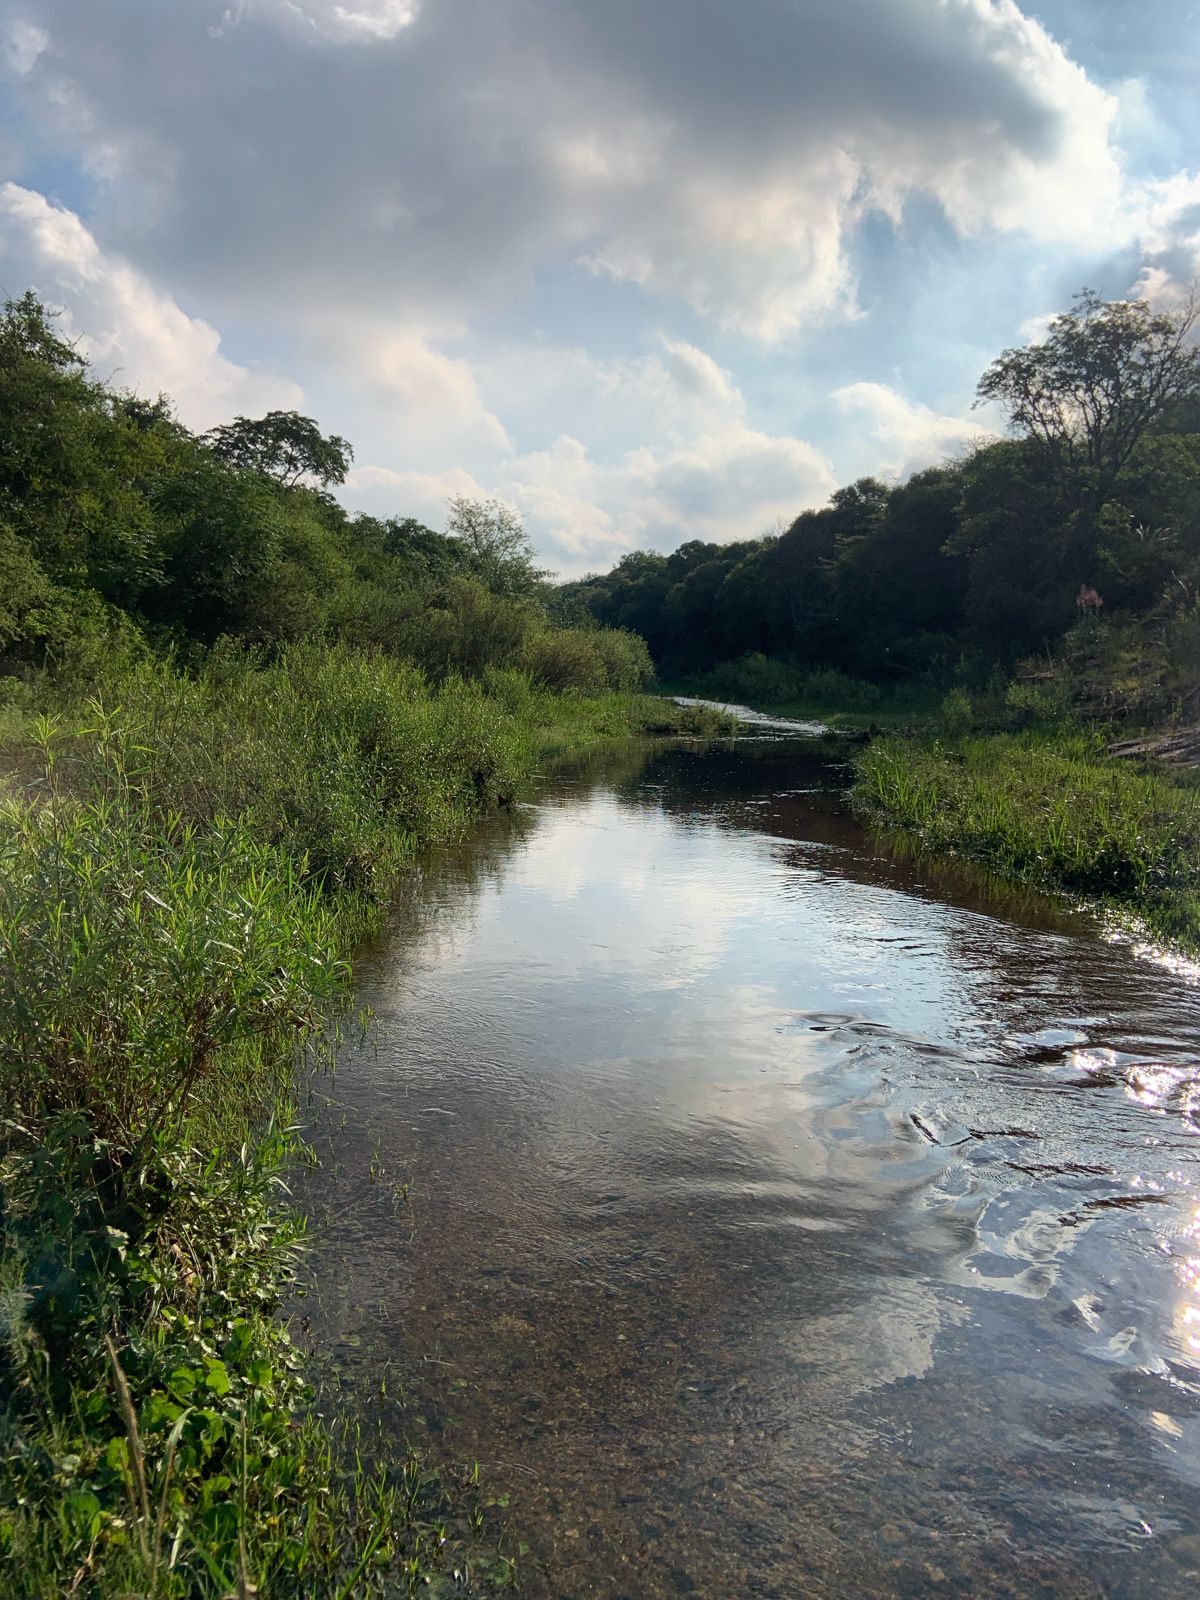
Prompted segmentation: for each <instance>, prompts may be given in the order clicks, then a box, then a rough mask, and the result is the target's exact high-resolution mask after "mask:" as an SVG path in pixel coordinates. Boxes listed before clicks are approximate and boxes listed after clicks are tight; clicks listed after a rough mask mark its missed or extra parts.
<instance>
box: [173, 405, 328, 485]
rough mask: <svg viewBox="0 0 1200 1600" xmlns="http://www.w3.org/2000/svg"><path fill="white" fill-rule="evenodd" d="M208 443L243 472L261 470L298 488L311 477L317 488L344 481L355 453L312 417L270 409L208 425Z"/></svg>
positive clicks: (212, 449)
mask: <svg viewBox="0 0 1200 1600" xmlns="http://www.w3.org/2000/svg"><path fill="white" fill-rule="evenodd" d="M204 443H205V444H206V445H207V446H208V448H209V449H210V450H211V451H212V453H213V454H214V455H215V456H216V457H217V458H218V460H220V461H224V462H227V463H228V464H229V465H230V466H231V467H239V468H241V469H242V470H243V471H249V472H263V473H266V474H267V475H268V476H269V477H272V478H274V479H275V480H276V481H277V482H278V483H281V484H282V485H283V486H284V488H285V489H290V488H294V487H295V485H296V484H298V483H302V482H303V481H304V480H305V479H312V481H313V482H314V483H315V484H316V485H317V487H318V488H321V489H327V488H328V487H329V485H330V484H331V483H335V484H336V483H344V482H345V481H346V474H347V472H348V471H349V470H350V463H351V462H352V461H353V460H354V451H353V450H352V449H351V448H350V445H349V444H348V443H347V442H346V440H345V439H343V438H341V437H339V435H338V434H336V433H333V434H330V435H329V437H328V438H326V437H325V436H324V435H323V434H322V432H321V430H320V429H319V428H318V427H317V425H316V423H315V422H314V421H313V419H312V418H311V417H302V416H301V415H300V414H299V412H297V411H268V412H267V414H266V416H265V417H259V418H257V419H253V418H250V417H235V418H234V420H233V421H232V422H226V423H222V424H221V426H220V427H216V428H210V429H209V431H208V432H207V433H206V434H205V435H204Z"/></svg>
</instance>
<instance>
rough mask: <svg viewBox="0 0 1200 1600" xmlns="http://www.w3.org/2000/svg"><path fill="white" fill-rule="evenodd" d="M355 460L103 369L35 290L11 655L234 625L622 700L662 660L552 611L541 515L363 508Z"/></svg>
mask: <svg viewBox="0 0 1200 1600" xmlns="http://www.w3.org/2000/svg"><path fill="white" fill-rule="evenodd" d="M352 458H353V453H352V450H351V448H350V446H349V445H348V444H347V442H346V441H345V440H344V439H340V438H338V437H337V436H331V437H325V436H323V435H322V434H321V433H320V431H319V430H318V428H317V426H316V424H315V423H314V422H312V421H311V420H310V419H309V418H306V417H302V416H298V415H296V414H295V413H291V412H272V413H270V414H269V415H268V416H266V417H263V418H260V419H254V420H252V419H248V418H245V417H239V418H237V419H236V420H234V421H232V422H230V423H227V424H225V425H223V426H220V427H217V428H214V429H212V430H211V431H210V432H209V433H207V434H204V435H200V436H197V435H196V434H194V433H191V432H189V431H188V429H186V428H185V427H183V426H182V425H181V424H180V423H179V422H178V421H177V420H176V418H175V416H174V415H173V412H172V408H171V405H170V402H169V400H167V399H166V398H159V399H157V400H154V401H147V400H145V399H142V398H139V397H138V396H136V395H132V394H129V393H124V392H121V391H119V390H115V389H113V388H111V387H109V386H106V385H104V384H102V383H99V382H97V381H96V379H95V378H94V377H93V376H92V374H91V373H90V371H89V370H88V367H87V364H86V363H85V361H84V360H83V359H82V358H81V357H80V355H79V354H78V352H77V351H76V350H75V349H74V348H73V347H72V346H71V345H70V344H68V343H67V342H66V341H64V340H63V339H62V338H61V337H60V336H59V334H58V333H57V332H56V330H55V326H54V322H53V319H52V317H50V316H49V315H48V314H47V312H46V310H45V309H44V308H43V307H42V306H41V305H40V304H39V302H38V301H37V300H36V299H35V298H34V297H33V296H32V295H26V296H25V297H24V298H23V299H21V300H19V301H9V302H8V303H7V305H6V308H5V311H4V314H3V316H2V317H0V660H2V661H3V662H4V663H5V664H6V665H7V666H8V668H9V670H10V672H19V671H20V670H21V669H22V668H39V667H42V666H45V665H54V664H57V665H59V666H60V667H61V666H65V667H67V668H72V667H76V666H79V665H81V664H82V662H83V661H84V659H85V658H86V657H87V656H88V655H89V654H92V655H97V654H98V655H101V656H108V655H109V654H110V653H111V652H112V650H113V649H114V648H115V647H117V646H118V645H120V646H121V647H123V648H125V649H129V648H137V647H138V646H139V645H151V646H156V647H157V648H159V649H160V650H161V649H164V648H171V649H173V650H175V651H176V652H177V653H181V654H182V655H183V656H184V658H187V656H188V655H189V654H192V655H194V654H195V653H196V652H197V651H200V650H202V649H203V647H205V646H208V645H211V644H213V643H214V642H215V641H216V640H217V639H218V638H221V637H223V636H224V637H230V638H234V639H238V640H241V641H244V642H245V643H246V644H248V645H251V646H257V647H260V648H261V649H262V650H263V651H265V652H267V653H270V652H272V651H276V650H278V649H279V648H281V647H284V646H286V645H287V644H289V643H291V642H294V641H298V640H301V639H304V640H308V641H315V640H320V641H323V642H327V643H337V644H340V645H344V646H348V647H351V648H366V649H372V648H379V649H383V650H385V651H386V652H388V653H389V654H393V655H396V656H398V657H402V658H404V659H406V660H409V661H411V662H413V663H414V664H415V665H417V666H419V667H420V668H421V669H422V670H423V671H424V672H425V673H426V674H427V675H429V676H430V677H431V678H432V679H434V680H441V679H443V678H445V677H446V676H448V675H450V674H460V675H463V676H465V677H470V678H480V677H482V676H483V675H485V674H486V673H487V672H488V671H489V670H492V669H513V668H516V669H521V670H523V671H525V672H526V673H528V675H529V677H530V678H531V680H532V681H533V683H534V684H535V686H537V687H542V688H547V689H574V690H579V691H583V692H602V691H604V690H606V689H619V690H631V689H635V688H637V687H639V686H640V685H641V683H642V682H643V681H644V680H645V679H646V678H647V677H648V675H649V673H650V670H651V669H650V661H649V658H648V656H647V654H646V650H645V646H644V645H643V644H642V642H641V640H640V639H638V638H636V637H634V636H633V635H632V634H628V633H624V634H619V633H615V632H612V631H606V630H597V629H596V627H595V625H594V624H590V623H589V626H588V628H587V629H586V630H578V629H576V630H572V629H569V628H561V627H555V626H553V625H552V624H551V622H550V619H549V617H548V614H547V609H546V604H545V602H546V599H547V597H548V596H549V593H550V589H549V586H548V585H547V584H546V582H545V579H544V575H543V574H542V573H541V572H539V570H538V569H537V567H536V565H535V562H534V557H533V551H532V549H531V547H530V544H529V541H528V539H527V538H526V536H525V533H524V531H523V528H522V526H521V523H520V520H519V519H518V518H517V517H516V516H515V514H514V513H513V512H512V511H511V510H509V508H507V507H506V506H504V505H501V504H499V503H498V502H495V501H486V502H481V501H470V500H466V499H460V500H456V501H454V502H452V503H451V508H450V517H449V523H448V528H447V531H446V532H445V533H435V532H433V531H432V530H431V529H429V528H426V527H423V526H422V525H421V524H420V523H419V522H416V521H414V520H413V519H412V518H407V517H397V518H389V519H386V520H380V519H378V518H375V517H369V516H361V515H360V516H355V517H351V516H350V515H348V514H347V512H346V511H345V510H344V509H343V508H342V507H341V506H340V505H339V504H338V502H337V500H336V499H334V497H333V494H332V493H331V491H332V490H333V489H335V488H336V487H337V486H338V485H339V484H340V483H342V481H343V480H344V478H345V476H346V472H347V470H348V468H349V466H350V463H351V460H352Z"/></svg>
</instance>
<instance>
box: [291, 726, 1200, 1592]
mask: <svg viewBox="0 0 1200 1600" xmlns="http://www.w3.org/2000/svg"><path fill="white" fill-rule="evenodd" d="M773 731H777V730H773ZM758 732H759V734H760V735H762V734H763V732H764V730H761V729H760V730H758ZM844 782H845V771H844V769H843V768H841V767H839V766H838V765H837V764H836V763H833V762H830V761H829V759H828V758H827V757H823V756H821V755H820V754H819V753H817V751H816V749H815V748H814V746H813V745H812V743H811V741H805V740H803V739H788V738H787V737H755V738H753V739H743V740H739V741H738V743H737V744H736V745H735V746H734V747H732V748H729V747H726V748H721V749H717V750H702V749H698V748H679V747H676V748H670V749H661V748H658V749H653V748H649V747H636V748H628V749H623V750H619V751H614V752H610V753H609V754H607V755H605V756H604V757H603V758H601V759H599V760H596V761H593V762H592V763H590V764H588V765H587V766H585V767H583V768H580V769H577V770H575V771H574V772H573V773H572V774H570V775H567V776H558V777H547V778H544V779H543V780H541V784H540V787H539V789H538V791H537V792H536V795H535V798H534V799H533V800H532V801H531V802H529V803H526V804H522V805H520V806H517V807H514V808H513V809H512V810H511V811H509V812H507V813H503V814H501V815H499V816H498V817H496V818H495V819H494V820H492V821H491V822H490V823H488V824H486V825H485V826H484V827H483V828H482V829H481V830H479V831H478V832H477V833H476V834H475V835H474V837H473V838H472V839H471V841H470V842H469V843H467V844H465V845H462V846H457V847H453V848H447V849H442V850H439V851H437V852H435V853H432V854H431V855H430V856H429V857H428V858H427V859H426V861H425V863H424V868H423V871H422V873H421V875H420V877H419V880H417V881H416V882H415V883H414V885H413V886H412V888H411V890H410V892H409V894H408V896H407V898H406V900H405V901H404V903H403V904H402V905H400V906H399V907H398V908H397V910H396V914H395V917H394V919H393V922H392V925H391V927H390V928H389V930H388V933H387V936H386V937H385V938H383V939H381V940H380V941H379V942H378V943H377V945H376V946H375V947H374V948H372V949H369V950H367V951H365V952H363V954H362V956H361V958H360V962H359V965H358V977H359V986H360V998H361V1000H362V1002H363V1003H364V1004H367V1005H369V1006H370V1007H371V1008H373V1010H374V1012H375V1013H376V1015H377V1021H376V1024H375V1027H374V1029H373V1030H372V1032H371V1034H370V1036H369V1039H368V1041H367V1042H366V1043H361V1042H356V1043H353V1044H350V1045H348V1046H347V1047H346V1049H345V1050H344V1051H343V1054H342V1058H341V1061H340V1065H339V1071H338V1076H337V1079H336V1083H335V1085H334V1087H333V1090H332V1096H331V1102H330V1104H329V1106H328V1107H327V1108H326V1110H325V1111H324V1112H323V1113H322V1114H321V1116H320V1119H319V1126H318V1128H317V1132H316V1137H317V1142H318V1144H319V1147H320V1150H321V1154H322V1158H323V1166H322V1168H321V1170H320V1172H319V1173H318V1174H317V1176H316V1178H315V1180H314V1184H313V1189H312V1192H311V1193H310V1194H308V1195H307V1196H306V1200H307V1202H308V1203H309V1205H310V1206H311V1208H312V1209H313V1210H314V1213H315V1214H314V1230H313V1237H314V1242H315V1245H316V1249H317V1255H316V1261H315V1271H316V1279H317V1281H318V1282H319V1283H320V1284H321V1285H322V1290H321V1294H320V1295H319V1297H317V1299H316V1300H315V1301H313V1302H312V1303H311V1304H310V1307H309V1311H310V1315H311V1316H312V1318H313V1322H314V1324H315V1326H316V1331H317V1333H318V1334H319V1337H320V1341H321V1343H323V1344H325V1345H327V1346H330V1347H332V1348H333V1350H334V1352H335V1355H336V1358H337V1360H338V1362H339V1364H340V1366H341V1367H342V1369H343V1372H344V1373H345V1375H346V1377H347V1379H348V1381H350V1382H351V1384H352V1385H354V1386H357V1387H358V1388H359V1389H360V1391H361V1393H362V1395H364V1396H369V1395H370V1393H372V1392H373V1391H374V1390H375V1389H377V1388H378V1385H379V1377H380V1374H381V1373H382V1372H385V1371H390V1372H391V1373H393V1374H394V1378H393V1388H394V1387H395V1385H396V1384H397V1383H399V1382H401V1381H402V1382H403V1385H404V1392H405V1406H406V1415H407V1418H408V1426H410V1427H411V1429H412V1431H413V1432H414V1433H415V1434H416V1435H417V1437H419V1438H424V1439H425V1440H426V1441H427V1443H428V1447H429V1449H430V1451H431V1452H432V1453H433V1454H434V1456H442V1457H444V1458H445V1459H447V1460H450V1461H462V1460H471V1459H478V1461H479V1463H480V1471H481V1473H482V1475H483V1478H484V1479H485V1481H486V1482H487V1483H488V1484H490V1485H492V1486H493V1487H494V1488H495V1490H496V1491H497V1492H498V1493H501V1492H502V1493H504V1494H506V1495H507V1496H509V1498H510V1505H509V1513H508V1515H509V1517H510V1519H511V1522H512V1525H513V1527H514V1529H515V1530H516V1532H517V1533H518V1534H519V1536H520V1537H521V1538H522V1539H523V1540H525V1541H526V1542H527V1543H528V1545H529V1546H530V1550H529V1554H528V1556H527V1557H526V1558H525V1560H524V1561H523V1562H522V1571H523V1574H524V1589H523V1592H524V1593H526V1594H528V1595H531V1596H534V1597H540V1600H568V1597H574V1600H584V1597H589V1600H590V1597H597V1600H618V1597H622V1600H656V1597H659V1596H679V1595H698V1596H703V1597H705V1600H743V1597H746V1600H749V1597H770V1600H802V1597H803V1600H808V1597H810V1596H813V1597H838V1600H866V1597H873V1596H889V1597H890V1596H935V1595H937V1596H949V1595H962V1594H967V1593H969V1594H971V1595H972V1596H1012V1597H1017V1596H1019V1597H1021V1600H1030V1597H1035V1596H1047V1597H1049V1596H1054V1597H1056V1600H1062V1597H1075V1596H1089V1597H1090V1596H1108V1597H1128V1600H1133V1597H1134V1596H1137V1597H1139V1600H1158V1597H1163V1600H1166V1597H1170V1600H1174V1597H1180V1600H1183V1597H1185V1596H1186V1597H1188V1600H1192V1597H1193V1596H1195V1594H1197V1593H1198V1592H1200V1181H1198V1180H1200V1166H1198V1164H1197V1155H1198V1154H1200V986H1198V979H1197V974H1196V973H1194V972H1190V971H1189V970H1188V969H1187V968H1186V967H1181V966H1179V965H1176V966H1174V967H1172V966H1170V965H1166V964H1163V963H1162V962H1159V961H1156V960H1154V959H1151V958H1150V957H1149V956H1147V955H1144V954H1139V953H1137V952H1136V951H1135V950H1134V949H1132V948H1130V947H1129V946H1122V945H1119V944H1114V943H1112V942H1110V941H1108V940H1106V939H1105V938H1104V937H1103V936H1102V933H1101V931H1100V930H1099V929H1098V928H1097V927H1096V926H1094V925H1093V923H1092V922H1091V921H1090V920H1089V919H1088V918H1087V917H1086V916H1085V915H1083V914H1080V913H1074V912H1071V911H1067V910H1062V909H1059V908H1056V907H1054V906H1051V905H1050V904H1048V903H1047V902H1044V901H1041V900H1038V899H1036V898H1032V897H1030V898H1022V897H1020V896H1017V895H1014V894H1012V893H1011V892H1006V891H1004V890H1002V889H1000V888H997V887H994V886H989V884H987V883H986V882H985V881H984V880H982V879H981V878H979V877H978V876H976V875H975V874H973V873H969V872H967V871H965V870H961V869H955V868H954V867H953V866H952V865H942V866H935V865H931V864H930V863H929V862H927V861H922V860H918V859H913V858H911V857H908V856H906V855H905V854H904V853H903V852H901V851H899V850H898V849H896V848H894V847H891V846H889V845H887V844H886V843H884V842H882V841H880V840H879V839H876V838H874V837H872V836H870V835H869V834H867V833H866V832H864V831H863V830H862V829H861V828H860V827H859V826H858V825H857V824H856V823H855V822H854V821H853V820H852V819H851V818H850V817H849V816H848V815H847V813H846V810H845V807H844V804H843V802H842V798H841V789H842V786H843V785H844ZM410 1179H411V1188H410V1189H409V1190H408V1192H407V1194H406V1193H405V1189H404V1185H405V1184H406V1183H407V1182H408V1181H409V1180H410Z"/></svg>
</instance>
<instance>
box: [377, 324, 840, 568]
mask: <svg viewBox="0 0 1200 1600" xmlns="http://www.w3.org/2000/svg"><path fill="white" fill-rule="evenodd" d="M527 355H528V356H529V357H530V360H531V361H532V362H533V363H535V365H536V370H537V377H538V378H539V380H540V381H541V383H542V385H543V386H544V387H543V389H542V391H541V392H542V394H543V395H544V394H545V393H546V387H545V386H549V387H550V391H551V392H552V393H553V396H554V400H553V409H554V410H555V411H556V412H557V413H558V414H560V415H562V414H571V413H573V412H574V410H575V402H577V401H578V402H581V403H582V413H581V419H582V420H587V421H589V422H590V424H591V428H590V430H589V431H591V432H594V434H595V435H596V436H597V437H601V438H602V437H603V436H604V433H605V427H606V422H605V417H604V416H603V414H602V412H605V411H606V412H607V413H608V417H607V425H608V426H611V424H612V421H613V419H614V418H616V417H621V418H623V419H624V420H625V422H626V423H628V422H629V421H630V419H633V424H634V427H635V429H636V431H637V433H638V435H639V436H640V437H642V438H643V439H645V440H647V441H648V442H647V443H643V444H641V445H638V446H636V447H633V448H629V449H625V450H620V451H615V452H611V453H610V454H609V456H608V457H607V458H604V459H601V458H599V457H598V456H597V455H596V454H595V453H594V452H593V451H592V450H590V449H589V447H588V446H587V445H586V444H585V443H584V442H583V441H582V440H581V439H580V438H578V437H576V436H575V435H574V434H570V433H562V434H560V435H558V437H556V438H555V439H554V440H553V441H552V442H551V443H550V444H549V445H547V446H546V447H544V448H540V449H533V450H528V451H524V452H521V453H510V454H508V455H505V456H502V457H496V458H494V459H492V460H491V461H490V462H488V463H486V464H485V465H483V466H477V467H476V468H475V469H474V471H473V472H468V471H466V470H464V469H462V468H448V469H444V470H440V471H426V470H420V469H415V470H413V469H408V470H405V469H395V468H389V467H387V466H383V465H378V464H371V463H369V462H364V464H363V465H362V466H360V467H358V468H356V469H355V471H354V472H353V473H352V474H351V477H350V480H349V484H348V488H349V492H350V494H351V497H352V498H353V500H354V502H355V503H356V504H359V505H361V506H363V507H364V508H367V509H371V510H375V511H379V512H382V511H386V510H391V509H395V508H396V506H397V504H403V505H404V506H405V507H406V508H409V509H411V510H412V512H413V514H414V515H418V516H421V517H423V518H424V519H425V520H426V521H429V522H431V523H432V525H434V526H440V525H441V523H442V521H443V520H444V514H445V502H446V501H447V499H448V498H449V497H450V496H451V495H453V494H467V495H472V496H481V495H484V494H490V493H496V494H499V495H500V496H501V497H502V498H504V499H506V500H508V501H509V502H510V503H511V504H513V505H514V506H516V507H517V508H518V509H519V510H520V511H521V512H522V513H523V515H524V516H525V519H526V523H527V526H528V528H529V531H530V533H531V534H532V536H533V537H534V539H535V542H536V544H537V546H538V548H539V549H540V550H542V551H543V552H545V553H546V555H547V556H548V558H549V559H550V560H551V561H552V562H553V564H554V565H555V567H556V569H557V570H559V571H561V572H563V573H564V574H572V573H578V572H581V571H584V570H586V569H588V568H589V567H595V566H603V565H608V564H609V563H611V562H612V561H613V560H615V559H616V557H618V556H619V555H620V554H621V553H622V552H623V551H625V550H630V549H634V548H636V547H638V546H648V545H649V546H655V547H658V548H664V549H671V548H673V547H674V546H675V545H677V544H679V543H680V542H681V541H682V540H684V539H694V538H703V539H710V540H715V541H718V542H724V541H727V540H730V539H737V538H751V537H754V536H755V535H757V534H760V533H762V532H763V531H764V530H765V529H766V528H767V527H769V526H770V525H771V524H772V523H774V522H775V521H777V520H778V519H779V518H780V517H785V518H787V519H789V520H790V519H791V518H792V517H794V516H795V515H796V513H797V512H798V511H800V510H803V509H804V508H805V507H806V506H812V505H819V504H821V503H823V502H824V501H825V500H826V499H828V497H829V495H830V493H831V492H832V490H833V488H834V487H835V481H836V480H835V477H834V474H833V470H832V468H831V466H830V463H829V461H828V460H827V459H826V458H825V456H824V455H823V454H822V453H821V452H820V451H819V450H817V449H815V448H814V447H813V446H812V445H811V444H809V443H807V442H806V441H804V440H802V439H797V438H792V437H789V436H781V435H773V434H769V433H765V432H763V431H761V430H759V429H756V428H754V427H751V426H750V425H749V424H748V423H747V421H746V416H745V414H746V403H745V399H744V397H743V395H742V394H741V392H740V390H739V389H738V388H737V386H736V385H735V384H734V382H733V380H732V378H731V377H730V375H729V373H728V372H726V371H724V370H723V369H722V368H721V367H720V366H718V365H717V363H716V362H714V361H713V360H712V359H711V357H709V356H708V355H707V354H706V353H705V352H704V351H702V350H699V349H697V348H696V347H695V346H693V345H689V344H686V343H682V342H679V341H673V340H663V341H661V351H660V352H657V353H655V354H652V355H648V356H646V357H643V358H641V359H640V360H637V361H616V362H611V363H602V362H595V361H591V360H589V359H588V358H587V357H586V356H584V355H583V353H582V352H580V351H562V352H554V351H549V350H538V351H534V352H528V353H527ZM511 358H512V357H511V353H510V359H511ZM555 368H557V371H554V369H555ZM597 395H599V396H601V410H600V411H598V410H597V409H596V405H595V397H596V396H597ZM485 484H486V487H485V486H484V485H485Z"/></svg>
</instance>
